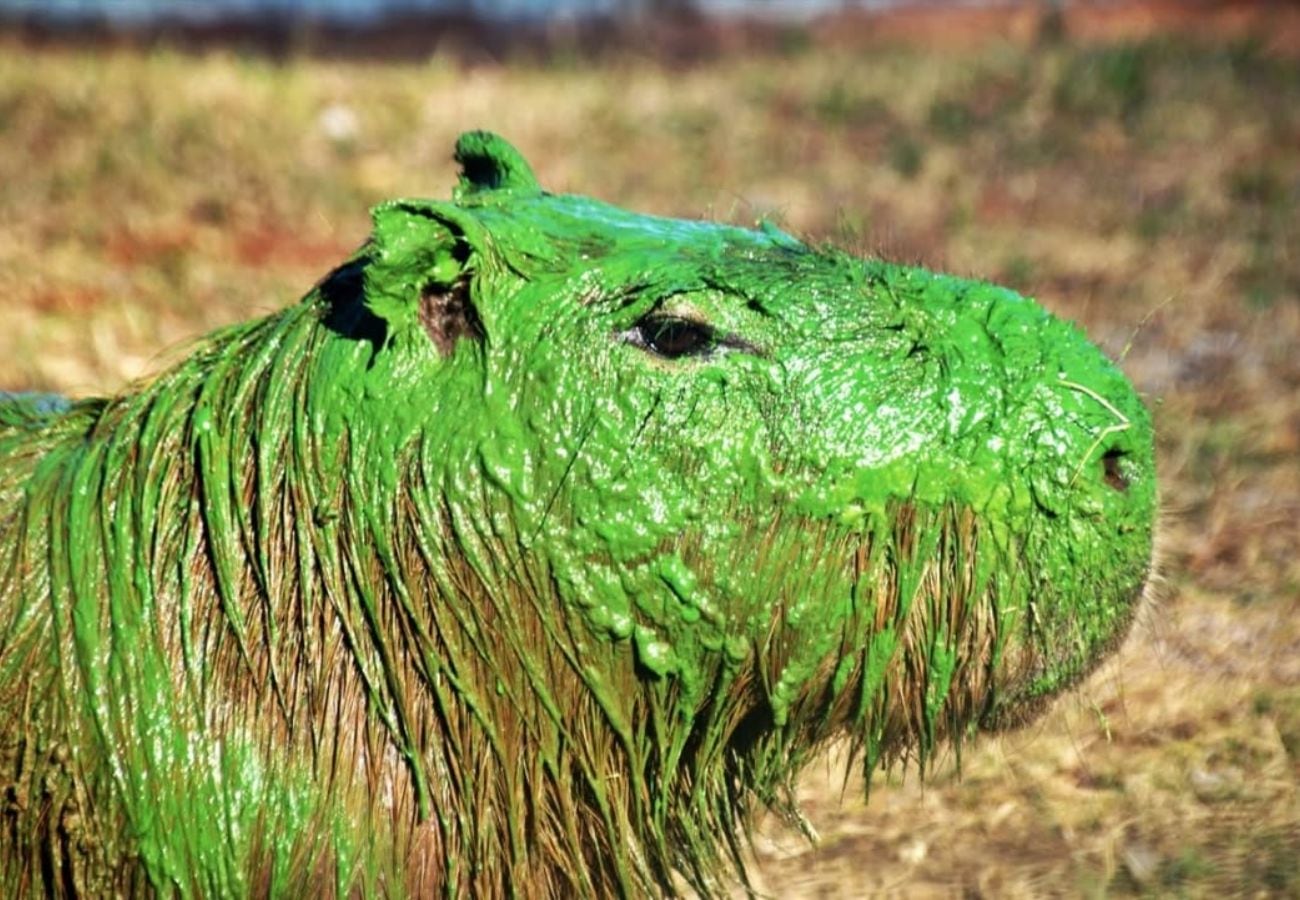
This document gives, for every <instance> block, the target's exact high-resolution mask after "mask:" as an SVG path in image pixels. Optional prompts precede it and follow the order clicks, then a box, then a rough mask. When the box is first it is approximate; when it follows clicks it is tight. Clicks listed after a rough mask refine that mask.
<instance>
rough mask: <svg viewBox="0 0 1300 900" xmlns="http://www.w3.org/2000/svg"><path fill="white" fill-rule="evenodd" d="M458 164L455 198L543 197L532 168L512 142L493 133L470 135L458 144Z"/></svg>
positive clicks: (472, 133)
mask: <svg viewBox="0 0 1300 900" xmlns="http://www.w3.org/2000/svg"><path fill="white" fill-rule="evenodd" d="M455 160H456V162H457V163H459V164H460V184H458V185H457V186H456V190H455V195H454V196H455V198H456V199H457V200H464V199H467V198H469V197H471V196H473V195H475V194H482V193H485V192H488V191H516V192H532V193H540V192H541V190H542V188H541V185H539V184H538V183H537V176H536V175H534V174H533V169H532V166H530V165H528V161H527V160H526V159H524V157H523V154H522V153H520V152H519V151H518V150H516V149H515V148H514V147H513V146H512V145H511V144H510V142H509V141H507V140H506V139H505V138H503V137H501V136H500V135H496V134H493V133H492V132H490V131H467V132H466V133H464V134H462V135H461V136H460V137H459V138H458V139H457V140H456V153H455Z"/></svg>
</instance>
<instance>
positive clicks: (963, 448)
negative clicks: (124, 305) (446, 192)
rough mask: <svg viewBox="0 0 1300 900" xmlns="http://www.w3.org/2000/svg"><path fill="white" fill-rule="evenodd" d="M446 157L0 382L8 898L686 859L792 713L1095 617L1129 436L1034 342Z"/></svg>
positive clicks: (1010, 662)
mask: <svg viewBox="0 0 1300 900" xmlns="http://www.w3.org/2000/svg"><path fill="white" fill-rule="evenodd" d="M457 159H458V160H459V161H460V163H461V165H462V168H463V175H462V177H461V182H460V184H459V186H458V187H457V188H456V190H455V192H454V195H453V199H452V200H451V201H450V202H438V201H429V200H410V201H399V202H393V203H388V204H385V205H383V206H381V207H379V208H378V209H376V210H375V212H374V232H373V234H372V236H371V238H370V240H369V241H368V242H367V243H366V244H365V245H364V246H363V247H362V248H361V249H360V250H359V251H358V252H357V253H356V255H355V256H354V257H353V258H352V259H351V260H349V261H347V262H346V263H344V264H343V265H342V266H341V267H340V268H339V269H337V270H336V271H335V272H334V273H332V274H331V275H330V276H328V277H327V278H326V279H325V280H323V281H322V282H321V284H320V285H318V286H317V288H316V289H314V290H313V291H312V292H311V293H310V294H308V295H307V297H306V298H305V299H304V300H303V301H302V302H301V303H300V304H298V305H297V306H294V307H292V308H290V309H286V310H284V311H283V312H280V313H278V314H276V315H273V316H271V317H269V318H266V319H263V320H261V321H257V322H252V323H248V324H243V325H239V326H236V327H233V328H230V329H227V330H225V331H222V332H219V333H217V334H214V335H212V336H211V337H209V338H208V339H206V340H205V341H204V342H203V343H201V344H200V345H199V346H198V347H197V349H196V350H195V351H194V352H193V354H192V355H191V356H190V357H189V358H188V359H186V360H185V361H184V362H182V363H181V364H180V365H178V366H176V367H175V368H173V369H171V370H170V371H168V372H166V373H164V374H163V375H161V376H160V377H158V378H157V379H156V380H154V381H153V382H152V383H149V384H147V385H145V386H144V387H141V388H138V389H134V390H131V391H128V392H126V393H123V394H121V395H118V396H115V397H112V398H109V399H94V400H81V401H75V402H65V401H62V400H61V399H59V398H51V397H48V396H40V397H37V396H31V395H9V396H7V397H4V398H0V789H2V794H0V884H4V885H6V886H10V887H13V888H14V890H13V891H9V892H8V893H11V894H12V893H15V892H16V893H17V894H20V895H30V896H41V895H44V894H46V893H54V894H64V893H68V892H70V891H72V890H73V889H75V890H76V892H77V893H78V894H79V895H81V896H109V895H112V894H114V893H117V894H122V895H138V894H144V895H149V894H157V895H162V896H170V895H179V896H185V897H225V896H244V895H250V894H251V895H258V896H265V895H267V894H269V895H270V896H277V897H278V896H285V897H293V896H304V895H309V894H323V895H325V896H332V895H337V896H394V897H396V896H405V895H408V894H410V895H413V896H438V895H446V896H465V897H470V896H474V897H478V896H491V895H518V896H539V895H557V896H559V895H564V896H570V895H575V894H576V895H580V896H593V897H603V896H609V895H611V894H614V895H617V894H624V895H640V894H647V893H648V894H663V893H676V892H679V891H681V890H685V889H688V888H689V889H692V890H695V891H697V892H700V893H704V894H712V893H717V892H726V891H727V890H729V887H730V884H731V879H734V878H735V877H740V878H742V879H743V878H744V862H743V860H744V855H745V845H744V837H743V830H742V829H743V826H744V824H745V823H746V822H747V821H748V816H749V813H750V812H751V811H752V810H753V809H754V808H755V807H756V806H759V805H768V806H775V807H777V808H778V809H785V810H792V802H791V800H790V799H789V790H788V788H789V786H790V784H791V782H792V780H793V778H794V777H795V775H796V774H797V773H798V771H799V770H800V768H801V766H802V765H803V764H804V763H805V762H807V761H808V760H809V759H810V758H811V757H812V756H813V755H815V754H816V753H817V752H818V750H819V749H820V748H822V747H823V746H824V745H825V744H826V742H828V741H830V740H832V739H836V738H841V737H842V738H847V739H848V740H849V741H850V742H851V745H852V746H853V748H854V749H855V750H856V751H858V753H859V755H860V758H861V759H862V760H863V761H864V765H865V766H866V768H867V771H868V773H869V772H870V771H871V770H872V769H873V768H874V767H875V766H877V765H878V764H880V763H881V762H888V761H889V760H893V759H901V758H908V757H912V758H918V759H920V760H921V761H922V762H924V759H925V757H926V755H927V754H928V752H929V751H930V750H931V749H932V748H933V747H934V746H935V745H936V742H937V741H939V740H942V739H945V738H947V739H951V740H957V739H960V738H962V737H963V736H964V735H966V734H967V733H968V732H970V731H971V730H973V729H975V728H976V727H978V726H980V725H986V726H999V725H1004V724H1013V723H1015V722H1017V721H1020V720H1023V719H1024V718H1025V717H1027V716H1028V715H1030V714H1031V713H1032V712H1033V711H1034V710H1035V709H1037V708H1039V707H1040V706H1041V705H1042V700H1043V699H1044V698H1046V697H1047V696H1049V695H1051V694H1054V693H1056V692H1059V691H1061V690H1062V689H1064V688H1066V687H1068V686H1069V685H1070V684H1072V683H1074V682H1076V681H1077V680H1078V679H1079V678H1080V677H1081V676H1082V675H1083V674H1084V673H1086V672H1087V671H1088V670H1089V669H1090V668H1091V667H1092V666H1094V665H1095V664H1096V663H1097V662H1098V660H1099V659H1100V658H1101V656H1102V655H1103V654H1104V653H1105V652H1106V651H1107V650H1108V649H1109V648H1112V647H1114V646H1115V645H1116V644H1117V642H1118V641H1119V640H1120V639H1122V636H1123V634H1124V631H1125V629H1126V626H1127V623H1128V622H1129V620H1130V618H1131V616H1132V613H1133V609H1134V604H1135V603H1136V601H1137V599H1138V597H1139V595H1140V593H1141V590H1142V587H1143V584H1144V582H1145V580H1146V576H1147V570H1148V565H1149V560H1150V554H1151V539H1152V523H1153V518H1154V513H1155V477H1154V471H1153V462H1152V435H1151V425H1150V419H1149V417H1148V414H1147V412H1146V410H1145V409H1144V408H1143V406H1142V403H1141V402H1140V400H1139V399H1138V397H1137V395H1136V394H1135V393H1134V391H1133V389H1132V388H1131V387H1130V385H1129V384H1128V382H1127V381H1126V380H1125V378H1124V376H1123V375H1122V374H1121V373H1120V372H1119V371H1118V369H1116V367H1115V366H1114V365H1112V364H1111V363H1110V362H1109V361H1107V360H1106V359H1105V358H1104V357H1103V356H1102V354H1101V353H1100V352H1099V351H1098V350H1097V349H1096V348H1094V347H1093V346H1092V345H1091V344H1089V343H1088V342H1087V341H1086V339H1085V338H1084V337H1083V335H1082V334H1081V333H1080V332H1079V331H1078V329H1076V328H1075V327H1073V326H1072V325H1069V324H1067V323H1065V322H1061V321H1059V320H1057V319H1054V318H1053V317H1051V316H1050V315H1048V314H1047V313H1046V312H1044V311H1043V310H1042V309H1041V308H1039V307H1038V306H1037V305H1035V304H1034V303H1032V302H1030V301H1029V300H1026V299H1024V298H1022V297H1020V296H1018V295H1016V294H1014V293H1012V292H1011V291H1008V290H1005V289H1003V288H1000V287H995V286H992V285H988V284H982V283H978V282H973V281H964V280H961V279H957V278H951V277H947V276H942V275H935V274H931V273H930V272H927V271H925V270H923V269H918V268H908V267H903V266H898V265H893V264H890V263H885V262H880V261H874V260H860V259H855V258H852V257H850V256H847V255H845V254H843V253H840V252H837V251H834V250H825V249H818V248H812V247H809V246H807V245H805V244H803V243H801V242H800V241H799V240H797V239H795V238H793V237H791V236H790V235H788V234H785V233H783V232H781V231H779V230H778V229H776V228H773V227H770V226H763V227H761V228H759V229H758V230H754V231H750V230H745V229H740V228H734V227H729V226H724V225H717V224H713V223H707V222H688V221H677V220H670V219H660V218H652V217H648V216H640V215H635V214H633V213H628V212H625V211H623V210H620V209H617V208H615V207H612V206H608V205H605V204H603V203H599V202H596V201H594V200H589V199H586V198H583V197H576V196H559V195H553V194H549V193H547V192H545V191H543V190H542V189H541V188H540V187H539V186H538V184H537V182H536V180H535V179H534V176H533V174H532V172H531V170H530V169H529V167H528V164H527V163H526V162H524V160H523V159H522V158H521V157H520V156H519V154H518V153H517V151H515V150H514V148H512V147H510V146H509V145H508V144H506V143H505V142H504V141H502V140H501V139H500V138H497V137H495V136H493V135H489V134H485V133H473V134H467V135H465V136H463V137H462V138H461V140H460V142H459V143H458V145H457Z"/></svg>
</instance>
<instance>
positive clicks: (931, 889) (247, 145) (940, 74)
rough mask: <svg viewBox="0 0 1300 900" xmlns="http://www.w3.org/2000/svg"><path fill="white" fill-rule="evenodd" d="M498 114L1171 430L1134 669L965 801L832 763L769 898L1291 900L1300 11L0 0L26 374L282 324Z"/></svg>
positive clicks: (1000, 759) (981, 767)
mask: <svg viewBox="0 0 1300 900" xmlns="http://www.w3.org/2000/svg"><path fill="white" fill-rule="evenodd" d="M471 128H490V129H494V130H497V131H500V132H501V133H502V134H504V135H506V136H507V137H508V138H510V139H511V140H512V141H514V142H515V143H516V144H517V145H518V146H519V147H520V148H521V150H522V151H523V152H524V153H525V154H526V156H527V157H528V159H529V160H530V161H531V162H532V164H533V166H534V167H535V169H536V170H537V173H538V175H539V177H540V178H541V179H542V181H543V183H544V184H545V185H546V186H548V187H549V188H550V189H553V190H557V191H573V192H581V193H584V194H590V195H594V196H597V197H600V198H602V199H606V200H610V201H612V202H616V203H619V204H621V205H623V206H627V207H630V208H633V209H637V210H643V211H647V212H655V213H662V214H669V215H676V216H686V217H708V218H712V219H717V220H723V221H731V222H739V223H744V224H752V223H753V222H754V221H755V220H756V219H757V218H758V217H760V216H766V217H770V218H774V219H775V220H777V221H778V222H780V223H781V224H782V225H784V227H786V228H787V229H789V230H792V231H794V232H796V233H798V234H800V235H802V236H805V237H806V238H808V239H811V240H815V241H829V242H833V243H835V244H838V245H840V246H844V247H847V248H849V249H852V250H854V251H855V252H859V253H863V254H875V255H883V256H885V257H889V258H892V259H895V260H900V261H905V262H920V263H924V264H925V265H927V266H930V267H932V268H938V269H943V270H947V271H950V272H954V273H956V274H960V275H964V276H970V277H976V278H982V279H988V280H993V281H999V282H1002V283H1005V284H1007V285H1010V286H1011V287H1014V288H1016V289H1018V290H1020V291H1022V292H1024V293H1027V294H1030V295H1032V296H1035V297H1036V298H1038V299H1039V300H1040V301H1041V302H1042V303H1043V304H1044V305H1046V306H1047V307H1048V308H1049V309H1051V310H1053V311H1054V312H1056V313H1057V314H1058V315H1061V316H1063V317H1066V318H1069V319H1073V320H1075V321H1077V322H1079V323H1080V324H1082V325H1083V326H1084V327H1085V328H1086V329H1087V330H1088V332H1089V334H1090V335H1091V336H1092V337H1093V339H1094V340H1096V341H1097V342H1098V343H1099V344H1101V345H1102V347H1104V348H1105V349H1106V350H1107V352H1108V353H1110V354H1111V355H1112V356H1113V357H1114V358H1115V359H1117V360H1119V361H1120V363H1121V365H1122V366H1123V368H1124V369H1125V371H1126V372H1127V373H1128V374H1129V375H1130V377H1131V378H1132V379H1133V380H1134V382H1135V383H1136V384H1137V385H1138V387H1139V389H1140V390H1141V391H1142V392H1143V393H1144V395H1145V396H1146V399H1147V401H1148V403H1149V404H1150V406H1151V407H1152V409H1153V410H1154V412H1155V416H1156V421H1157V427H1158V431H1159V453H1160V464H1161V475H1162V480H1163V506H1164V521H1163V525H1162V539H1161V560H1162V569H1163V571H1164V581H1163V584H1162V585H1161V586H1160V589H1159V590H1158V591H1157V592H1156V595H1157V596H1156V599H1155V602H1154V603H1153V604H1152V605H1151V606H1150V608H1149V609H1148V610H1147V611H1146V612H1145V614H1144V615H1143V617H1142V620H1141V621H1140V623H1139V625H1138V627H1137V629H1136V630H1135V632H1134V635H1133V637H1132V639H1131V640H1130V641H1129V642H1128V644H1127V645H1126V646H1125V648H1124V650H1123V651H1122V652H1121V653H1120V654H1119V656H1118V657H1117V658H1116V659H1115V660H1113V661H1112V662H1111V663H1110V664H1108V665H1107V666H1106V667H1105V668H1104V669H1103V670H1101V671H1100V672H1099V673H1098V674H1097V675H1096V676H1095V677H1094V678H1093V679H1092V680H1091V681H1090V682H1089V683H1088V684H1087V685H1086V686H1085V687H1084V688H1083V689H1082V690H1080V691H1078V692H1076V693H1075V694H1072V695H1071V696H1069V697H1065V698H1063V699H1062V700H1061V701H1059V702H1058V703H1057V705H1056V706H1055V708H1054V710H1053V711H1052V713H1051V714H1050V715H1048V716H1047V717H1046V718H1045V719H1044V720H1042V721H1041V722H1039V723H1037V724H1035V725H1034V726H1032V727H1031V728H1029V729H1028V730H1026V731H1021V732H1016V733H1012V734H1008V735H1003V736H1000V737H996V738H990V739H984V740H981V741H978V742H976V743H973V744H971V745H969V746H967V747H966V748H965V750H964V752H963V754H962V758H961V759H960V770H961V777H960V778H959V777H958V774H957V769H958V760H956V759H953V758H949V759H947V760H944V761H942V762H940V763H938V764H937V765H936V766H935V768H934V770H933V771H932V772H930V773H929V775H928V776H927V778H926V779H925V780H924V782H922V781H921V780H920V779H919V778H918V777H917V773H916V772H914V771H908V772H901V771H900V772H891V773H887V774H886V775H883V776H879V777H877V779H876V780H875V783H874V785H873V787H872V791H871V796H870V801H869V802H867V801H865V800H864V798H863V793H864V791H863V785H862V784H861V782H860V780H858V779H856V778H855V777H853V776H850V777H849V778H848V780H847V781H845V779H844V775H843V769H842V767H837V766H836V765H835V761H834V759H833V758H831V759H828V760H827V761H826V762H825V763H824V764H818V765H816V766H814V767H813V769H812V770H811V771H810V772H809V773H808V775H807V777H806V778H805V779H804V780H803V782H802V783H801V785H800V789H799V790H800V795H801V796H802V797H803V800H804V803H805V807H806V810H807V813H808V816H809V819H810V821H811V823H812V825H813V826H814V827H815V828H816V829H817V831H818V832H819V833H820V835H821V840H820V843H819V844H818V845H817V846H816V847H815V848H814V847H810V846H809V845H808V844H807V843H806V842H804V841H802V839H800V838H799V837H798V836H797V835H796V834H795V832H793V831H791V830H790V829H788V828H787V827H785V826H783V825H782V824H781V823H779V822H767V823H765V824H764V826H763V828H762V830H761V831H760V833H759V835H758V837H757V855H758V863H759V869H758V871H759V879H760V884H761V885H762V886H763V887H764V888H765V889H766V890H767V891H769V892H770V893H771V895H773V896H776V897H783V898H784V897H858V896H865V895H872V894H880V893H885V894H889V895H892V896H906V897H926V896H952V895H956V894H961V895H963V896H968V897H977V896H987V897H1015V896H1023V897H1032V896H1051V895H1066V896H1076V895H1077V896H1094V897H1108V896H1134V895H1137V896H1188V897H1220V896H1252V897H1269V896H1297V895H1300V792H1298V791H1297V785H1298V784H1300V615H1298V614H1300V351H1298V348H1300V8H1297V6H1296V5H1295V4H1286V3H1273V4H1269V3H1253V2H1195V0H1184V2H1177V0H1148V2H1133V3H1129V2H1119V0H1116V2H1107V3H1084V2H1064V0H1062V2H1058V3H1050V2H1022V3H1004V4H983V3H973V2H962V3H942V2H929V3H924V4H919V3H907V2H895V3H890V2H886V0H872V2H859V3H855V2H848V0H824V2H802V3H800V2H794V0H769V2H757V0H755V2H752V3H746V2H742V0H715V2H707V0H696V2H690V0H661V2H656V0H510V2H499V3H490V2H487V0H462V2H455V0H447V2H442V3H435V2H426V3H417V2H412V0H327V2H314V3H308V2H293V0H209V2H204V3H198V2H193V3H186V2H176V0H173V2H168V0H121V2H107V0H0V315H3V317H4V322H5V326H4V328H3V329H0V387H3V388H4V389H7V390H22V389H34V390H57V391H64V392H70V393H73V394H85V393H103V392H109V391H114V390H118V389H120V388H122V387H123V386H125V385H126V384H128V383H129V382H130V381H131V380H133V379H137V378H140V377H143V376H146V375H147V374H148V373H150V372H154V371H157V370H158V369H159V368H160V367H161V366H163V365H166V364H167V362H168V361H169V360H174V359H175V358H177V357H178V356H179V355H180V354H183V353H184V350H185V347H186V345H187V342H190V341H192V340H193V339H195V338H196V337H197V336H199V335H201V334H203V333H205V332H207V331H209V330H211V329H212V328H215V327H217V326H219V325H222V324H225V323H228V322H232V321H236V320H239V319H244V318H247V317H250V316H257V315H262V314H265V313H268V312H271V311H273V310H275V309H278V308H280V307H282V306H283V305H285V304H288V303H291V302H293V301H294V300H295V299H296V298H298V297H299V296H300V295H301V294H302V293H304V292H305V291H306V290H307V289H308V288H310V286H311V285H312V284H313V283H314V282H315V280H316V279H317V278H318V277H319V276H320V275H321V274H323V273H324V272H325V271H326V270H327V269H328V268H329V267H330V266H331V265H333V264H334V263H336V262H337V261H339V260H340V259H341V258H342V257H343V256H344V255H345V254H347V253H349V252H350V251H351V250H352V249H353V248H354V247H355V246H356V245H358V244H359V243H360V242H361V241H362V240H364V238H365V236H366V233H367V228H368V217H367V213H366V210H367V207H368V206H370V205H372V204H374V203H376V202H378V201H379V200H381V199H384V198H388V197H393V196H401V195H412V196H434V197H441V196H446V195H447V193H448V191H449V189H450V186H451V184H452V183H453V181H454V178H455V169H454V166H453V164H452V162H451V159H450V154H451V147H452V143H453V141H454V139H455V137H456V135H457V134H458V133H459V132H460V131H462V130H466V129H471ZM164 348H167V349H164Z"/></svg>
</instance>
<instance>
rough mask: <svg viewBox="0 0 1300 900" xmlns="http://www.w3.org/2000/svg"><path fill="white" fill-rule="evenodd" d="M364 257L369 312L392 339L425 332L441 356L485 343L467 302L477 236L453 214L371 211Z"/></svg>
mask: <svg viewBox="0 0 1300 900" xmlns="http://www.w3.org/2000/svg"><path fill="white" fill-rule="evenodd" d="M371 218H372V220H373V222H374V230H373V232H372V233H371V237H370V243H369V244H368V246H367V249H366V252H365V263H364V267H365V268H364V271H365V275H364V279H365V305H366V308H367V309H368V310H369V312H370V313H372V314H373V315H375V316H377V317H379V318H380V319H382V320H383V321H384V322H385V323H386V326H387V332H388V334H389V335H390V336H392V337H393V338H394V339H399V340H400V338H398V335H401V334H404V333H407V332H409V331H414V329H415V328H416V327H417V326H419V327H422V328H423V330H424V332H425V333H426V334H427V336H428V338H429V339H430V340H431V341H433V344H434V346H435V347H436V348H437V350H438V352H439V353H441V354H442V355H443V356H447V355H450V354H451V352H452V350H453V349H454V348H455V346H456V342H457V341H458V340H460V339H461V338H470V339H472V340H482V338H483V328H482V323H481V320H480V319H479V316H478V313H477V311H476V310H475V309H474V304H473V301H472V300H471V297H470V283H471V275H472V268H473V260H474V257H475V255H476V247H475V243H476V238H475V237H473V236H472V234H474V233H477V231H478V229H477V228H476V227H474V224H473V223H472V222H471V221H469V220H467V218H466V217H465V216H464V215H462V214H459V211H457V210H456V209H455V208H454V207H449V206H448V205H446V204H439V203H430V202H422V201H409V200H402V201H395V202H392V203H385V204H383V205H381V206H378V207H375V209H374V210H372V211H371Z"/></svg>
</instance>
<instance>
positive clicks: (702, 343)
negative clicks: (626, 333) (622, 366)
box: [635, 316, 717, 359]
mask: <svg viewBox="0 0 1300 900" xmlns="http://www.w3.org/2000/svg"><path fill="white" fill-rule="evenodd" d="M635 335H636V340H635V342H636V343H637V344H638V345H640V346H642V347H645V349H647V350H649V351H650V352H651V353H655V354H658V355H659V356H662V357H665V358H666V359H679V358H680V357H683V356H703V355H704V354H706V353H708V352H709V351H710V350H712V349H713V348H714V347H715V346H716V345H717V339H716V338H715V337H714V334H713V329H712V328H710V327H709V326H707V325H703V324H701V323H699V322H692V321H691V320H690V319H680V318H677V317H676V316H654V317H648V318H645V319H642V320H641V321H640V322H638V323H637V326H636V328H635Z"/></svg>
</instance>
